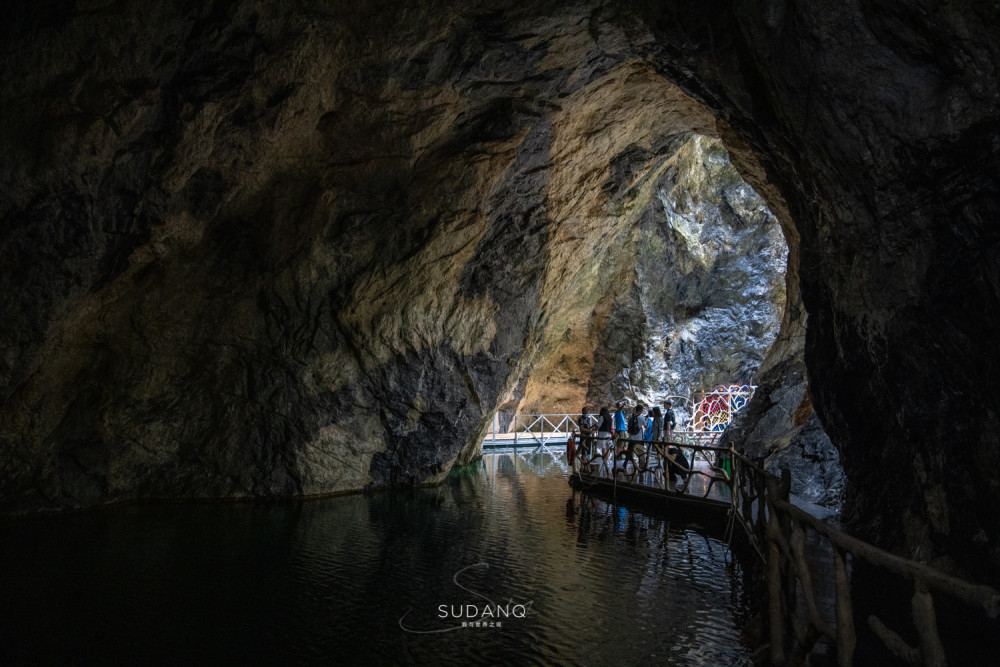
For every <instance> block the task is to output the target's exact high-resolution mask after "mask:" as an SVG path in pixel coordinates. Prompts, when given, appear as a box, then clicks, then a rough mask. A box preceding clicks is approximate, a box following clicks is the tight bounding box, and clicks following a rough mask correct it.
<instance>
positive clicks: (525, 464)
mask: <svg viewBox="0 0 1000 667" xmlns="http://www.w3.org/2000/svg"><path fill="white" fill-rule="evenodd" d="M481 466H482V470H483V471H485V472H486V474H487V476H488V478H489V480H490V482H491V483H492V482H493V481H494V480H496V474H497V471H498V470H501V471H503V470H513V471H516V470H517V469H518V468H519V467H520V468H527V469H528V470H530V471H531V472H532V473H534V474H536V475H538V476H539V477H544V476H545V475H547V474H550V473H551V474H561V475H565V474H567V473H569V466H567V465H566V460H565V458H564V457H563V455H562V453H554V452H552V451H550V450H549V449H548V447H543V448H541V451H539V449H538V448H530V447H523V448H519V447H511V448H505V449H499V448H497V449H493V450H491V451H490V452H489V453H488V454H483V458H482V463H481Z"/></svg>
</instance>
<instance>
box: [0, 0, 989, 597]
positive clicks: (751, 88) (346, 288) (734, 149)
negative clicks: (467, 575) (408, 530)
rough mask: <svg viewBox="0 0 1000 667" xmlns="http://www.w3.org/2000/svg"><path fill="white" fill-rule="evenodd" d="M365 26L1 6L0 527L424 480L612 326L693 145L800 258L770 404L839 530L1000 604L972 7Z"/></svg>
mask: <svg viewBox="0 0 1000 667" xmlns="http://www.w3.org/2000/svg"><path fill="white" fill-rule="evenodd" d="M383 9H384V8H383V7H380V6H373V5H366V4H363V3H362V4H356V5H352V6H351V7H350V9H349V10H348V9H347V8H337V9H336V10H333V9H331V7H330V6H329V5H328V4H327V3H318V2H316V3H314V2H309V1H307V2H302V3H280V2H256V3H249V2H232V3H220V2H207V3H171V2H149V3H138V2H116V3H108V4H101V5H93V6H92V7H89V8H88V5H86V4H81V3H77V4H76V5H67V4H66V3H49V2H39V3H16V6H15V7H13V8H12V9H11V10H10V11H8V12H7V13H6V15H5V18H6V19H7V20H6V21H5V22H4V25H3V27H2V28H0V38H2V41H3V44H4V49H5V51H4V53H5V55H4V67H3V69H2V72H0V89H2V91H3V94H4V105H3V107H2V108H0V137H2V142H3V150H2V151H0V315H2V316H3V319H4V323H5V326H4V327H3V329H0V399H2V401H3V402H2V406H0V505H2V506H3V508H4V509H5V510H31V509H37V508H41V507H59V506H77V505H88V504H93V503H96V502H103V501H112V500H119V499H127V498H135V497H146V496H161V495H168V496H181V497H191V496H223V495H271V494H273V495H289V494H298V493H303V494H308V493H323V492H332V491H340V490H345V489H358V488H362V487H364V486H365V485H368V484H383V483H391V482H392V481H394V480H396V481H409V480H413V481H432V480H433V479H435V478H436V477H437V476H438V475H439V474H440V473H441V472H442V471H443V470H445V469H446V468H447V467H448V465H450V462H449V459H450V458H452V457H455V458H456V460H459V461H460V460H463V459H464V458H466V457H468V456H471V455H472V454H473V453H474V450H475V448H476V442H477V439H478V437H479V436H480V435H481V434H482V432H483V430H484V429H485V427H486V424H487V423H488V420H489V418H490V415H491V414H492V412H493V411H494V410H495V408H496V407H497V406H498V405H499V404H500V403H501V402H502V401H504V399H505V398H506V396H507V395H508V393H509V392H510V390H511V389H512V388H515V387H518V386H521V383H522V382H523V380H524V378H525V377H526V376H527V375H528V373H529V371H530V370H532V369H535V370H539V369H540V371H542V372H546V373H548V377H549V378H550V379H551V381H552V382H555V383H560V382H562V381H563V380H566V381H572V378H574V377H579V373H578V371H579V370H580V369H583V368H591V367H593V365H594V360H593V359H583V360H581V358H580V355H579V354H576V355H557V354H555V352H556V350H557V349H558V347H559V341H561V340H562V339H563V338H565V337H566V332H570V333H569V337H570V338H573V337H576V338H578V339H579V340H580V341H581V343H580V345H578V346H577V348H576V349H587V348H589V349H591V350H594V349H597V348H598V343H599V342H600V341H601V340H602V337H604V332H605V330H606V325H607V323H608V321H609V316H610V314H611V313H612V312H616V311H614V308H613V306H614V304H616V303H620V304H622V305H620V306H615V307H616V308H622V309H624V310H623V311H622V312H624V313H625V314H626V315H629V314H631V313H636V314H638V311H636V310H630V309H634V307H635V303H637V302H636V301H635V300H634V299H635V298H636V297H635V296H634V295H635V294H636V293H638V295H639V297H638V303H639V304H640V305H641V298H642V289H643V287H642V286H637V285H633V282H634V281H633V276H634V273H633V271H632V269H631V266H632V265H631V264H630V262H628V261H624V260H625V259H626V258H628V257H630V256H631V255H630V253H632V254H634V252H635V249H636V245H635V230H636V229H637V225H638V226H641V225H642V211H643V209H644V206H645V203H646V202H647V201H648V199H646V198H645V196H644V195H643V196H640V195H642V194H643V193H642V191H643V190H644V189H645V190H647V191H648V190H649V188H650V187H651V184H652V183H653V181H652V180H651V179H647V180H646V181H642V182H640V183H636V185H638V186H639V187H638V190H637V189H636V187H635V185H633V186H631V187H630V182H627V178H628V175H629V174H636V173H638V172H636V165H637V164H638V163H639V162H641V161H642V160H645V159H647V156H653V155H656V154H657V153H659V152H661V151H666V150H667V149H666V148H664V147H665V146H668V145H669V144H670V141H671V140H670V139H669V138H670V137H675V136H677V135H678V134H681V133H684V132H688V131H693V132H697V133H701V134H708V135H717V136H719V137H720V138H721V140H722V141H723V143H724V144H725V146H726V147H727V149H728V150H729V152H730V154H731V156H732V159H733V162H734V164H735V165H736V166H737V167H738V169H739V170H740V172H741V173H742V175H743V176H744V178H745V179H746V180H747V182H749V183H750V184H751V185H753V187H754V188H755V190H756V191H757V192H759V193H760V194H761V196H762V197H763V198H764V199H765V200H766V201H767V203H768V207H769V209H770V210H771V211H772V212H773V213H774V214H775V216H776V217H777V219H778V221H779V222H780V224H781V226H782V229H783V231H784V233H785V236H786V238H787V239H788V242H789V278H788V283H787V284H788V286H789V288H790V289H789V290H788V296H787V297H786V298H787V300H788V304H789V305H788V306H787V308H786V313H785V317H784V321H783V328H782V331H781V333H779V335H778V338H777V340H776V343H775V347H776V349H777V351H772V353H771V354H770V355H769V357H768V358H767V359H765V360H764V362H763V365H762V367H761V369H760V370H758V383H760V384H762V385H768V386H769V387H770V388H771V389H769V390H768V391H766V392H762V393H761V394H760V395H761V399H760V400H761V401H764V402H765V403H771V399H770V398H768V397H769V396H770V395H771V394H772V393H774V391H776V390H778V389H780V386H779V384H778V378H781V377H783V376H787V375H791V376H801V377H803V378H804V377H805V375H804V370H805V369H804V368H799V367H797V366H795V363H794V362H792V361H787V362H786V361H782V360H790V359H794V354H791V353H792V352H794V349H795V348H796V347H797V346H798V348H799V349H804V353H805V361H806V367H807V368H808V388H809V396H811V400H812V402H813V403H814V404H815V410H816V413H817V414H818V417H819V420H820V421H821V422H822V424H823V425H824V427H825V429H826V432H827V433H828V434H829V437H830V439H831V441H832V442H833V443H834V444H835V445H836V446H837V448H838V449H839V451H840V453H841V460H842V463H843V465H844V469H845V471H846V473H847V475H848V480H849V481H848V484H847V490H846V494H845V517H846V519H847V520H848V522H849V525H850V526H851V527H852V529H853V530H856V531H857V532H859V533H860V534H861V535H863V536H865V537H868V538H870V539H874V540H877V541H878V542H879V543H881V544H883V545H885V546H888V547H890V548H892V549H894V550H896V551H898V552H899V553H901V554H904V555H907V556H911V557H916V558H919V559H922V560H932V559H935V558H937V557H939V556H950V557H951V561H950V562H951V563H953V564H954V569H957V570H964V571H965V572H966V573H968V574H969V575H970V576H973V577H976V578H979V579H983V580H987V581H991V582H994V583H996V582H1000V530H998V526H1000V485H998V483H997V480H996V476H995V475H994V474H993V471H994V470H996V468H997V464H998V463H1000V440H998V439H1000V436H998V433H1000V429H998V426H1000V424H998V419H1000V416H998V412H997V410H996V407H995V400H994V398H993V395H992V393H991V392H990V391H989V387H990V386H991V385H992V383H993V382H994V380H995V376H996V373H995V369H996V368H997V366H998V364H1000V359H998V355H1000V352H998V351H997V349H996V346H995V345H993V344H992V341H991V339H990V338H989V336H987V335H985V334H984V333H983V332H990V331H993V330H995V329H996V328H997V326H998V325H1000V315H998V313H1000V297H998V295H1000V269H998V261H997V259H998V251H997V248H998V247H1000V228H998V227H997V226H996V225H995V224H991V221H992V220H995V219H996V218H997V216H998V214H1000V179H998V176H997V174H1000V110H998V109H1000V106H998V104H997V100H998V99H1000V88H998V87H1000V79H998V78H997V77H996V76H995V74H996V71H997V69H998V66H1000V42H998V41H997V40H996V38H995V36H996V34H997V33H998V27H1000V16H998V14H1000V9H998V8H997V6H996V4H995V3H989V2H971V3H939V4H934V5H930V4H927V3H922V2H916V1H912V2H911V1H907V2H901V3H892V4H891V3H873V2H858V3H850V2H849V3H841V4H838V5H836V6H832V5H829V6H828V5H826V4H823V3H805V4H802V3H800V4H788V3H781V2H778V3H760V2H744V3H739V4H735V5H734V4H732V3H722V2H707V3H645V2H643V3H638V2H636V3H619V4H615V5H613V6H610V5H609V6H602V7H600V8H597V7H594V6H592V5H591V4H587V3H570V4H569V5H565V4H563V5H559V6H555V5H551V4H546V3H543V4H541V5H530V6H528V5H525V6H518V7H512V6H505V7H504V8H503V11H499V10H497V9H496V8H494V7H492V6H491V5H490V3H473V4H469V3H456V4H454V5H453V6H439V5H437V4H434V5H431V4H425V5H421V6H416V7H394V8H393V11H383ZM678 86H679V87H680V89H681V90H683V91H684V92H683V93H682V92H681V90H678V88H677V87H678ZM616 159H617V160H618V161H617V162H616V163H615V166H614V167H612V161H614V160H616ZM650 159H654V158H650ZM654 160H655V159H654ZM641 180H642V179H640V181H641ZM609 184H610V185H609ZM609 197H614V198H615V199H613V200H612V199H609ZM725 203H726V206H723V207H721V209H720V210H721V211H722V213H720V215H722V216H723V217H726V218H727V219H730V212H729V209H732V211H737V209H738V206H737V205H735V204H734V202H733V201H732V200H730V199H728V198H727V199H726V202H725ZM727 207H728V208H727ZM493 243H495V244H496V246H497V250H496V251H494V250H492V249H490V248H487V247H486V246H487V245H490V246H492V244H493ZM500 253H502V255H501V254H500ZM501 256H502V257H503V258H504V260H505V261H501ZM732 271H733V273H732V275H734V276H735V275H739V274H742V273H746V269H745V268H743V267H739V266H735V265H734V266H733V267H732ZM494 273H495V274H496V277H493V274H494ZM594 274H597V277H594ZM612 286H614V289H612ZM686 294H687V292H686V291H685V295H686ZM608 295H611V296H610V297H609V296H608ZM800 296H801V304H804V311H803V310H802V308H800V307H799V305H798V304H799V303H800V301H799V298H800ZM683 306H684V308H688V309H691V310H692V311H693V310H698V309H701V308H704V307H706V306H707V303H706V301H705V300H704V299H701V298H699V297H698V296H697V295H696V294H692V295H691V297H690V298H688V297H687V296H685V298H684V299H683ZM804 312H808V328H807V329H806V328H805V317H804ZM644 326H648V325H644ZM640 329H641V327H640ZM803 331H805V334H806V338H805V341H804V342H803V341H802V338H801V335H802V333H803ZM640 333H642V332H641V331H640ZM584 342H585V343H586V346H584V345H583V343H584ZM640 347H641V346H640ZM622 349H625V348H624V347H623V348H622ZM553 355H555V356H553ZM563 356H565V360H563V359H562V357H563ZM635 358H637V357H633V359H635ZM671 359H672V360H673V359H674V355H673V353H672V354H671ZM414 364H418V365H420V366H421V367H426V369H427V372H426V373H425V374H421V373H419V372H417V371H415V370H414V369H413V368H412V366H413V365H414ZM768 374H770V376H769V375H768ZM640 375H641V374H640ZM768 377H772V378H774V380H771V379H767V378H768ZM761 378H763V379H761ZM630 381H632V380H631V379H630ZM578 384H579V386H578V387H577V391H578V392H579V395H580V396H585V395H586V392H587V391H588V387H587V386H586V382H585V381H578ZM524 392H525V396H526V398H529V399H531V400H533V401H537V402H539V403H541V402H543V401H544V399H545V398H546V396H545V394H544V392H543V391H533V390H532V389H531V387H530V386H528V385H525V389H524ZM803 392H804V390H803ZM786 399H787V400H786ZM434 402H437V403H439V404H440V403H444V404H446V405H437V406H436V407H435V405H434ZM790 402H792V401H791V399H790V398H788V397H787V396H783V395H781V394H777V393H775V394H774V404H775V405H786V404H790ZM404 407H405V410H404ZM763 413H766V411H762V412H761V413H759V414H763ZM450 420H455V427H454V429H453V430H452V431H451V432H450V433H446V434H440V433H434V432H435V431H437V430H440V429H441V428H442V425H443V424H444V423H446V422H447V421H450ZM428 452H435V453H433V454H428ZM376 455H378V456H380V457H381V458H376ZM887 499H890V500H888V501H887ZM942 562H944V561H942Z"/></svg>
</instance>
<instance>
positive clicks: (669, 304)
mask: <svg viewBox="0 0 1000 667" xmlns="http://www.w3.org/2000/svg"><path fill="white" fill-rule="evenodd" d="M610 166H611V174H610V176H611V180H609V181H608V182H606V183H605V184H604V185H603V187H602V190H603V191H604V193H605V194H606V195H607V198H608V204H607V205H606V206H605V208H606V210H608V212H609V213H610V214H612V217H611V218H610V219H609V224H610V225H611V227H610V229H611V231H610V232H609V233H608V236H607V238H606V239H602V240H601V242H600V243H601V246H602V250H603V256H602V261H601V262H595V264H594V266H593V268H592V269H591V270H590V271H589V272H588V273H587V274H585V275H584V276H583V280H584V281H587V282H585V283H584V285H585V287H586V289H587V290H589V291H590V292H591V293H593V294H594V296H589V295H581V296H577V297H576V298H574V299H573V302H572V304H565V305H564V306H563V307H564V308H569V307H575V308H576V315H575V317H574V318H573V321H572V322H570V323H569V324H568V325H567V326H566V327H565V328H564V329H560V330H552V331H550V332H549V334H550V335H549V336H547V338H548V340H550V341H552V343H553V347H552V348H551V349H545V350H543V351H542V352H541V353H540V354H539V361H538V362H537V363H536V364H535V365H534V366H533V367H532V374H531V376H530V377H529V378H528V379H527V381H526V382H525V383H524V386H523V387H518V388H517V390H516V392H515V393H516V396H514V397H512V398H513V399H515V400H511V401H510V403H511V407H510V409H511V410H514V411H516V412H520V413H528V414H537V413H570V414H578V413H579V410H580V409H581V406H583V405H584V404H586V405H587V406H590V410H591V412H596V411H597V410H598V409H599V408H600V406H613V404H614V402H615V401H616V400H618V399H619V398H622V397H625V398H626V399H627V400H629V401H630V402H635V401H638V402H642V403H645V404H647V405H650V404H652V403H653V402H657V403H658V402H660V401H661V400H663V398H664V397H666V396H668V395H673V396H684V397H687V396H690V394H691V393H692V392H694V391H697V390H704V389H706V388H713V387H715V386H716V385H718V384H729V383H732V382H745V383H749V382H751V381H752V379H753V377H754V375H755V373H756V370H757V368H758V367H759V366H760V364H761V362H762V361H763V359H764V356H765V355H766V354H767V352H768V350H769V349H770V347H771V344H772V343H773V341H774V339H775V336H776V335H777V333H778V326H779V324H780V321H781V318H782V314H783V312H784V305H785V267H786V264H787V250H786V246H785V241H784V237H783V236H782V231H781V229H780V226H779V224H778V222H777V219H776V218H775V217H774V215H773V214H771V212H770V211H769V210H768V209H767V207H766V205H765V204H764V202H763V201H762V200H761V198H760V197H759V196H758V195H757V194H756V193H755V192H754V191H753V190H752V189H751V188H750V187H749V186H748V185H747V184H746V183H745V182H744V181H743V180H742V179H741V178H740V176H739V174H738V173H737V171H736V169H735V168H734V167H733V166H732V165H731V163H730V161H729V157H728V155H727V154H726V151H725V148H724V147H723V146H722V144H721V143H720V142H719V141H718V140H717V139H712V138H709V137H705V136H703V135H698V134H691V133H681V134H677V135H673V136H669V137H665V138H664V139H663V140H662V141H661V142H659V143H657V144H654V145H652V146H651V147H649V148H645V147H640V146H630V147H628V149H626V150H623V151H621V152H619V153H618V154H617V156H616V157H615V158H614V160H612V162H611V165H610ZM615 213H617V214H618V215H617V217H618V219H617V220H616V219H615V217H614V215H613V214H615ZM595 304H596V305H595ZM799 351H800V352H801V349H800V350H799ZM675 408H676V409H678V410H681V411H682V413H684V414H686V415H688V416H690V413H691V410H690V407H687V408H685V407H683V406H682V405H681V404H680V402H678V401H676V399H675ZM678 414H679V416H681V413H678ZM681 418H683V417H681Z"/></svg>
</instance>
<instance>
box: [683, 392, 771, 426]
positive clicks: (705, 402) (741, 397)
mask: <svg viewBox="0 0 1000 667" xmlns="http://www.w3.org/2000/svg"><path fill="white" fill-rule="evenodd" d="M756 389H757V387H755V386H753V385H749V384H743V385H738V384H731V385H729V386H728V387H719V388H718V389H715V390H714V391H712V392H710V393H708V394H705V395H704V396H702V399H701V400H700V401H698V405H697V407H696V408H695V410H694V415H693V416H692V417H691V430H692V431H725V430H726V427H727V426H729V422H731V421H732V420H733V416H734V415H735V414H736V413H737V412H739V411H740V410H741V409H742V408H743V407H744V406H745V405H746V404H747V403H749V402H750V399H751V398H752V397H753V393H754V391H755V390H756Z"/></svg>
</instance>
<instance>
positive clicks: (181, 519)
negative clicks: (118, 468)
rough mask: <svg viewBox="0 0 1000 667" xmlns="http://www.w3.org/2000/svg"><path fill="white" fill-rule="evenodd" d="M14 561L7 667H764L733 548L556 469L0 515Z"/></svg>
mask: <svg viewBox="0 0 1000 667" xmlns="http://www.w3.org/2000/svg"><path fill="white" fill-rule="evenodd" d="M494 464H496V465H494ZM67 545H70V547H67ZM27 554H30V557H29V556H28V555H27ZM0 558H2V560H0V565H2V566H3V567H2V568H0V589H2V590H4V592H5V605H6V608H7V612H6V615H7V617H8V618H11V619H13V620H12V621H10V622H7V623H4V624H0V633H2V634H0V646H3V649H0V651H2V652H0V662H4V663H10V664H22V663H37V662H45V663H64V662H73V663H95V662H97V663H102V662H103V663H121V662H135V663H143V664H148V663H162V662H178V661H179V662H205V661H212V662H217V663H219V664H232V663H236V662H246V663H248V664H261V663H280V664H331V663H332V664H442V663H445V662H447V663H463V664H497V663H511V664H584V665H624V664H644V665H645V664H650V662H653V663H663V662H666V663H668V664H726V665H735V664H747V663H748V662H749V651H748V649H747V648H746V647H744V646H742V645H741V644H740V642H739V627H740V625H741V623H742V621H743V619H745V617H746V609H745V608H744V607H743V606H742V605H743V604H744V603H743V602H742V601H743V600H744V598H745V594H744V591H743V584H742V571H741V569H740V567H739V566H738V564H735V563H732V562H731V559H730V558H729V557H728V555H727V550H726V547H725V545H724V544H723V543H722V542H720V541H719V540H716V539H715V538H713V537H710V536H707V535H705V534H702V533H700V532H699V531H698V530H696V529H693V528H690V527H685V526H681V525H677V524H676V523H671V522H670V521H669V520H667V519H666V518H664V517H657V516H652V515H647V514H643V513H640V512H633V511H631V510H628V509H627V508H624V507H615V506H613V505H611V504H608V503H605V502H603V501H600V500H598V499H596V498H593V497H589V496H585V495H581V494H580V493H575V492H573V491H572V490H571V489H570V488H569V486H568V485H567V484H566V481H565V477H564V474H563V472H562V470H561V469H560V467H559V465H557V464H556V463H555V461H554V460H553V459H551V458H550V457H547V456H525V455H520V456H514V455H512V454H502V455H489V456H487V457H484V459H483V461H482V462H481V463H480V466H479V469H478V470H476V469H471V470H470V469H466V470H463V471H462V472H461V473H460V474H453V475H452V476H451V477H450V478H449V479H448V481H447V482H446V483H445V484H444V485H442V486H440V487H437V488H432V489H416V490H411V491H402V492H397V493H378V494H371V495H358V496H350V497H341V498H331V499H325V500H316V501H310V502H304V503H298V502H297V503H271V504H231V505H229V504H225V505H215V504H213V505H187V506H176V505H173V506H166V507H130V508H113V509H109V510H105V511H101V512H92V513H87V514H84V515H77V516H72V517H57V518H53V517H48V518H39V519H33V520H18V521H6V522H0ZM469 605H472V607H474V608H475V609H476V612H477V615H476V616H475V617H474V618H470V617H469V615H468V614H466V613H465V612H466V611H467V610H471V609H470V607H469ZM442 606H443V608H444V610H445V611H444V613H442V611H441V610H442ZM487 606H489V607H491V608H492V609H494V610H495V611H494V613H496V614H499V613H500V612H499V608H500V607H503V608H504V609H506V610H507V612H508V614H509V615H507V616H504V617H497V618H485V619H484V618H483V610H484V609H485V608H486V607H487ZM514 608H516V609H517V610H518V611H517V612H516V613H512V610H513V609H514ZM453 611H460V612H462V614H461V615H457V614H454V613H453ZM521 611H523V614H521V613H520V612H521ZM484 620H485V622H486V627H482V625H481V626H480V627H474V625H475V622H477V621H478V622H479V623H480V624H482V623H483V621H484ZM463 622H464V623H466V624H468V623H470V622H471V623H472V624H473V627H468V626H467V627H462V623H463ZM498 622H499V627H498V626H497V623H498ZM490 623H493V626H492V627H490V625H489V624H490ZM404 628H405V629H404ZM651 657H652V658H651Z"/></svg>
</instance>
